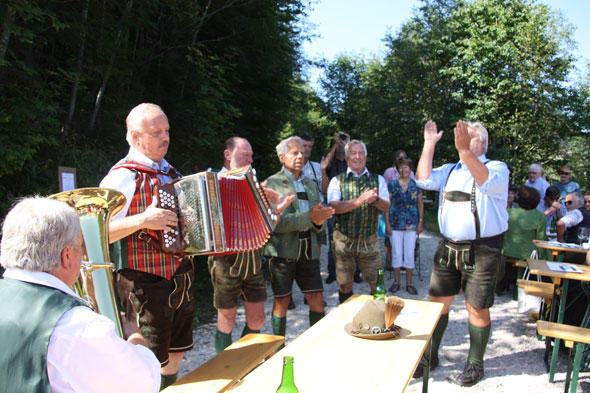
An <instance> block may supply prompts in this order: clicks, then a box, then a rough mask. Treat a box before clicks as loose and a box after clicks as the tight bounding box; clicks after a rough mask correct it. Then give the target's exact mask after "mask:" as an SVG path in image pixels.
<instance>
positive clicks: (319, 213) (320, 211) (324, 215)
mask: <svg viewBox="0 0 590 393" xmlns="http://www.w3.org/2000/svg"><path fill="white" fill-rule="evenodd" d="M335 212H336V211H335V210H334V208H333V207H329V206H328V207H324V206H322V204H321V203H318V204H317V205H315V206H312V207H310V208H309V218H310V219H311V222H313V223H314V224H315V225H318V226H319V225H322V224H323V223H324V221H326V220H327V219H329V218H331V217H332V216H333V215H334V213H335Z"/></svg>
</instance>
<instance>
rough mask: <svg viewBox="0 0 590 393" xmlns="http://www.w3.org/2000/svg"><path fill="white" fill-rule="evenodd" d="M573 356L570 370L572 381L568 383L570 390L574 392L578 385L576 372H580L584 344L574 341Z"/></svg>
mask: <svg viewBox="0 0 590 393" xmlns="http://www.w3.org/2000/svg"><path fill="white" fill-rule="evenodd" d="M575 349H576V352H575V356H574V366H573V370H572V383H571V385H570V388H571V390H570V392H571V393H576V390H577V387H578V374H579V372H580V365H581V363H582V354H583V353H584V344H582V343H576V344H575ZM566 389H567V388H566Z"/></svg>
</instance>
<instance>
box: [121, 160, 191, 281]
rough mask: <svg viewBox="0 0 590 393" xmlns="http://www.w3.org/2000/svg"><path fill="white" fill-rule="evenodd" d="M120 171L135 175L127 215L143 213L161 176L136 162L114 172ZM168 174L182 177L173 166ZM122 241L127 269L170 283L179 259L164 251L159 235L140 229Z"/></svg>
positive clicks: (125, 162)
mask: <svg viewBox="0 0 590 393" xmlns="http://www.w3.org/2000/svg"><path fill="white" fill-rule="evenodd" d="M119 168H126V169H129V170H131V171H133V172H135V193H134V194H133V198H132V199H131V204H130V206H129V210H128V211H127V215H128V216H133V215H136V214H140V213H143V212H144V211H145V210H146V209H147V207H148V206H149V205H151V203H152V196H153V195H154V192H155V188H156V187H157V186H158V185H159V184H160V181H159V180H158V177H157V175H158V174H162V173H160V172H159V171H156V170H154V169H152V168H150V167H147V166H145V165H142V164H139V163H135V162H133V161H123V162H120V163H118V164H117V165H115V166H114V167H113V169H111V171H114V170H117V169H119ZM167 175H169V176H171V177H173V178H177V177H180V174H179V173H178V172H177V171H176V169H174V168H172V167H171V169H170V172H169V173H168V174H167ZM120 242H124V244H121V246H122V247H121V248H122V250H123V252H122V254H123V255H122V257H123V258H124V259H125V257H126V261H123V263H124V266H125V262H126V266H127V267H128V268H130V269H133V270H139V271H142V272H145V273H151V274H155V275H157V276H161V277H164V278H165V279H167V280H169V279H171V278H172V276H173V275H174V272H175V271H176V269H177V268H178V266H179V265H180V262H181V259H180V258H178V257H176V256H174V255H169V254H165V253H164V252H162V251H161V249H160V246H159V240H158V234H157V233H156V232H155V231H153V230H149V229H141V230H139V231H136V232H134V233H132V234H131V235H129V236H127V237H126V238H125V239H121V240H120ZM125 246H126V247H125ZM125 249H126V252H125V251H124V250H125Z"/></svg>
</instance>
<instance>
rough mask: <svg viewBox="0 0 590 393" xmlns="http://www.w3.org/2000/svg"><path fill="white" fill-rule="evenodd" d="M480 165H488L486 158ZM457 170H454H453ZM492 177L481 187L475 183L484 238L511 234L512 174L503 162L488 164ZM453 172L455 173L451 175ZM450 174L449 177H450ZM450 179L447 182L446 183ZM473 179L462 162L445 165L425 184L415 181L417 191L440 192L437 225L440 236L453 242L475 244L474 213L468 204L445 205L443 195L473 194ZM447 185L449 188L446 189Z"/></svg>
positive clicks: (480, 224) (481, 234)
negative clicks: (509, 220)
mask: <svg viewBox="0 0 590 393" xmlns="http://www.w3.org/2000/svg"><path fill="white" fill-rule="evenodd" d="M477 158H478V159H479V161H480V162H485V161H486V157H485V155H483V154H482V155H481V156H479V157H477ZM453 166H454V169H453ZM486 166H487V168H488V170H489V175H488V178H487V179H486V181H485V182H484V183H483V184H482V185H481V186H480V185H479V184H477V182H475V204H476V208H477V214H478V216H479V228H480V236H481V237H491V236H495V235H499V234H501V233H503V232H506V231H507V230H508V210H507V209H506V205H507V203H508V202H507V199H508V178H509V175H510V171H509V170H508V167H507V166H506V164H504V163H503V162H501V161H489V162H487V163H486ZM451 170H453V172H451ZM449 173H450V177H449ZM447 177H449V180H448V182H446V180H447ZM473 181H474V179H473V176H472V175H471V172H469V168H468V167H467V165H465V164H463V163H461V162H459V163H457V164H456V166H455V164H445V165H443V166H441V167H438V168H435V169H433V170H432V173H431V175H430V177H429V178H428V179H426V180H416V184H417V185H418V187H420V188H422V189H425V190H431V191H439V192H440V195H439V205H438V206H439V208H438V225H439V228H440V232H441V233H442V234H443V235H444V236H445V237H446V238H448V239H452V240H474V239H475V237H476V236H475V219H474V217H473V214H472V213H471V204H470V203H469V202H449V201H445V203H443V191H463V192H466V193H468V194H471V190H472V187H473ZM445 182H446V188H445Z"/></svg>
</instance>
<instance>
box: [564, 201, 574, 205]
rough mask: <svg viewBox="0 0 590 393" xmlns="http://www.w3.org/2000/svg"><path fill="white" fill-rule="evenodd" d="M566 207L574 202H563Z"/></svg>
mask: <svg viewBox="0 0 590 393" xmlns="http://www.w3.org/2000/svg"><path fill="white" fill-rule="evenodd" d="M564 203H565V204H566V205H571V204H572V203H574V201H565V202H564Z"/></svg>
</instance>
